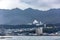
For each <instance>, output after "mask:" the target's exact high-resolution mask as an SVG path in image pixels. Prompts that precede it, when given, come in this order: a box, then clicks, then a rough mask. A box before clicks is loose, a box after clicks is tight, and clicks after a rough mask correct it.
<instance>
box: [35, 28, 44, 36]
mask: <svg viewBox="0 0 60 40" xmlns="http://www.w3.org/2000/svg"><path fill="white" fill-rule="evenodd" d="M36 34H37V35H41V34H43V27H40V28H37V29H36Z"/></svg>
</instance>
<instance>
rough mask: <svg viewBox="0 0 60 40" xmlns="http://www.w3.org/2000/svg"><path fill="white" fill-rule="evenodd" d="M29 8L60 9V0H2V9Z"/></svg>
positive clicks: (0, 1) (0, 0) (0, 5)
mask: <svg viewBox="0 0 60 40" xmlns="http://www.w3.org/2000/svg"><path fill="white" fill-rule="evenodd" d="M14 8H19V9H22V10H24V9H27V8H33V9H38V10H44V11H45V10H49V9H59V8H60V0H0V9H14Z"/></svg>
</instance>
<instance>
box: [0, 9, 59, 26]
mask: <svg viewBox="0 0 60 40" xmlns="http://www.w3.org/2000/svg"><path fill="white" fill-rule="evenodd" d="M35 19H36V20H38V21H42V22H43V23H46V24H48V23H50V24H51V23H52V24H53V23H60V9H51V10H48V11H40V10H36V9H31V8H28V9H25V10H21V9H18V8H16V9H12V10H5V9H0V24H7V25H8V24H14V25H17V24H27V23H32V22H33V20H35Z"/></svg>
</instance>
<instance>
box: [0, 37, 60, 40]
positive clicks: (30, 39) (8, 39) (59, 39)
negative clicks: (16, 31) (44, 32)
mask: <svg viewBox="0 0 60 40" xmlns="http://www.w3.org/2000/svg"><path fill="white" fill-rule="evenodd" d="M0 40H60V36H12V37H11V36H3V37H1V36H0Z"/></svg>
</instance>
